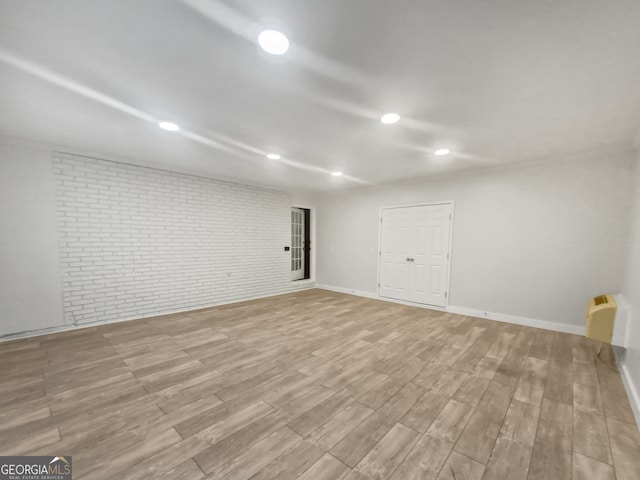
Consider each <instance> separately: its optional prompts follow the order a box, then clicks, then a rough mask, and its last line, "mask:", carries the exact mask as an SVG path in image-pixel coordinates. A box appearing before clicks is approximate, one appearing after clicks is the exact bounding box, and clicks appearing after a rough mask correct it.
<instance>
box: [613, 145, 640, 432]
mask: <svg viewBox="0 0 640 480" xmlns="http://www.w3.org/2000/svg"><path fill="white" fill-rule="evenodd" d="M632 178H633V191H632V197H631V198H632V202H631V204H632V206H633V208H632V209H631V216H632V217H631V231H630V236H629V260H628V265H627V276H626V279H625V283H624V286H623V290H622V291H623V293H624V296H625V298H626V300H627V302H629V304H630V307H631V308H630V315H629V327H628V332H627V335H628V337H627V341H628V348H627V349H626V351H623V350H620V349H619V350H618V352H619V353H620V355H619V356H618V358H619V360H621V362H620V363H621V365H620V367H621V370H622V372H623V378H624V379H625V381H626V384H627V391H628V392H629V397H630V400H631V404H632V405H633V407H634V410H635V414H636V419H637V420H638V422H639V423H640V152H638V158H637V161H636V165H635V169H634V172H633V177H632Z"/></svg>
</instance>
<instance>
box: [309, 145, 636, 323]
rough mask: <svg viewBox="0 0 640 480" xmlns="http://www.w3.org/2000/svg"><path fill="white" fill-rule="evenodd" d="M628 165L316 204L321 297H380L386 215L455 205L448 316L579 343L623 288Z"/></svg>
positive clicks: (336, 197) (543, 171)
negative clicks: (560, 333) (555, 331)
mask: <svg viewBox="0 0 640 480" xmlns="http://www.w3.org/2000/svg"><path fill="white" fill-rule="evenodd" d="M632 163H633V156H632V154H631V153H618V154H611V155H608V156H606V157H604V156H595V155H594V156H583V157H581V158H573V159H569V160H562V159H555V160H547V161H544V162H538V163H536V164H522V165H517V166H513V167H505V168H501V169H491V170H483V171H477V172H473V173H468V174H458V175H452V176H447V177H445V176H443V177H437V178H431V179H429V180H421V181H414V182H409V183H402V184H394V185H388V186H382V187H377V188H365V189H360V190H357V191H351V192H346V193H342V194H340V193H335V192H334V193H331V194H326V195H320V196H317V197H316V198H315V202H316V205H317V208H318V212H317V238H318V245H317V246H318V249H317V254H318V260H317V262H318V272H317V277H316V279H317V283H318V285H327V286H331V287H338V288H341V289H345V290H347V291H356V292H360V293H364V294H373V295H375V293H376V287H377V268H378V254H377V252H378V231H379V230H378V228H379V209H380V207H385V206H393V205H403V204H414V203H420V202H434V201H441V200H453V201H454V202H455V213H454V226H453V251H452V264H451V268H452V270H451V289H450V305H451V307H452V309H453V307H457V308H459V309H471V310H477V311H482V312H489V313H490V314H493V315H489V317H491V316H493V317H494V318H497V317H499V316H500V315H506V316H517V317H525V318H526V319H533V320H541V321H545V322H552V323H554V324H557V325H559V326H561V327H562V326H563V325H564V326H566V327H567V328H564V330H567V331H581V330H582V329H583V327H584V310H585V306H586V304H587V301H588V299H589V298H590V297H592V296H594V295H596V294H600V293H603V292H619V291H620V290H621V288H622V281H623V277H624V264H625V261H626V251H625V246H626V237H627V233H628V225H627V224H628V222H627V218H628V211H627V210H628V206H629V195H630V188H631V179H630V171H631V167H632Z"/></svg>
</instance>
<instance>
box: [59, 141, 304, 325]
mask: <svg viewBox="0 0 640 480" xmlns="http://www.w3.org/2000/svg"><path fill="white" fill-rule="evenodd" d="M53 168H54V174H55V178H56V200H57V214H58V236H59V244H60V262H61V269H62V276H63V278H62V282H63V297H64V311H65V321H66V323H68V324H85V323H92V322H107V321H113V320H123V319H128V318H140V317H145V316H150V315H157V314H161V313H168V312H175V311H180V310H190V309H194V308H199V307H204V306H210V305H214V304H217V303H225V302H231V301H235V300H241V299H246V298H253V297H259V296H266V295H271V294H277V293H281V292H285V291H289V290H291V289H292V284H291V281H290V271H289V268H290V256H289V252H284V249H283V247H284V246H285V245H289V243H290V206H291V202H290V198H289V195H288V194H286V193H282V192H278V191H275V190H268V189H265V188H258V187H251V186H245V185H239V184H235V183H228V182H222V181H217V180H211V179H205V178H200V177H195V176H190V175H182V174H179V173H173V172H166V171H162V170H155V169H151V168H144V167H138V166H133V165H126V164H123V163H116V162H111V161H106V160H97V159H93V158H88V157H82V156H77V155H69V154H61V153H55V154H54V156H53Z"/></svg>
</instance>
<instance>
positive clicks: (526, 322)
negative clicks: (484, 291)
mask: <svg viewBox="0 0 640 480" xmlns="http://www.w3.org/2000/svg"><path fill="white" fill-rule="evenodd" d="M447 311H448V312H451V313H456V314H458V315H465V316H468V317H476V318H487V319H489V320H495V321H497V322H504V323H513V324H515V325H522V326H525V327H533V328H541V329H543V330H551V331H553V332H562V333H572V334H574V335H584V333H585V327H582V326H577V325H569V324H567V323H558V322H549V321H548V320H539V319H537V318H529V317H520V316H518V315H509V314H505V313H495V312H484V311H482V310H476V309H474V308H465V307H455V306H449V307H447Z"/></svg>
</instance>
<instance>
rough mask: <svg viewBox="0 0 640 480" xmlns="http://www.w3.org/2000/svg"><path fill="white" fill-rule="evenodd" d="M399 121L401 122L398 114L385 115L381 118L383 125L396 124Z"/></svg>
mask: <svg viewBox="0 0 640 480" xmlns="http://www.w3.org/2000/svg"><path fill="white" fill-rule="evenodd" d="M398 120H400V115H398V114H397V113H385V114H384V115H383V116H382V117H380V121H381V122H382V123H396V122H397V121H398Z"/></svg>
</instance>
